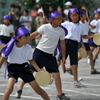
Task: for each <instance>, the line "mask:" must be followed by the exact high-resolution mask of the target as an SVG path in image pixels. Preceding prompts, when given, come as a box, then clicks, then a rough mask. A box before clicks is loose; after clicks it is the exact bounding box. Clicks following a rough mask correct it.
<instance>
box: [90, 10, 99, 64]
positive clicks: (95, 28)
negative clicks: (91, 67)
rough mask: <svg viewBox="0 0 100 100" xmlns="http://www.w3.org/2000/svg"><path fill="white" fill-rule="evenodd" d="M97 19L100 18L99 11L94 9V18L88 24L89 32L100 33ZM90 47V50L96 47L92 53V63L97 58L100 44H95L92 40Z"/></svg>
mask: <svg viewBox="0 0 100 100" xmlns="http://www.w3.org/2000/svg"><path fill="white" fill-rule="evenodd" d="M99 19H100V12H99V11H94V19H93V20H92V21H91V22H90V24H89V25H90V31H91V33H100V31H99V28H100V26H99V23H100V21H99ZM90 48H91V50H92V52H93V51H94V50H95V49H96V51H95V52H94V54H93V60H94V64H95V60H96V59H97V58H98V54H99V53H100V46H99V45H96V44H95V43H94V42H92V43H91V44H90Z"/></svg>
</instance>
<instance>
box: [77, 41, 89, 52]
mask: <svg viewBox="0 0 100 100" xmlns="http://www.w3.org/2000/svg"><path fill="white" fill-rule="evenodd" d="M84 46H85V49H86V51H90V50H91V49H90V46H89V44H88V43H84ZM81 47H82V45H81V43H79V44H78V50H79V49H80V48H81Z"/></svg>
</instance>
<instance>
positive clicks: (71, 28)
mask: <svg viewBox="0 0 100 100" xmlns="http://www.w3.org/2000/svg"><path fill="white" fill-rule="evenodd" d="M68 18H69V22H67V21H66V22H64V23H62V26H64V27H65V28H66V29H67V30H68V35H67V36H65V40H66V58H67V56H68V55H69V57H70V65H71V68H72V74H73V76H74V85H75V86H76V87H84V85H83V84H81V83H80V82H79V81H78V72H77V68H78V42H80V38H81V36H82V37H83V38H92V37H93V36H87V32H86V30H85V29H84V27H83V25H82V24H80V23H79V21H80V12H79V10H78V9H77V8H72V9H70V10H69V13H68Z"/></svg>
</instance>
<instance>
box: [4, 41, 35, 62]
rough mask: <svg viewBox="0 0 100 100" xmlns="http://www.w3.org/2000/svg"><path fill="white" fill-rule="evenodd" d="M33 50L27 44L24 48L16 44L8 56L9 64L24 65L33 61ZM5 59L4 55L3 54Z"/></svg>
mask: <svg viewBox="0 0 100 100" xmlns="http://www.w3.org/2000/svg"><path fill="white" fill-rule="evenodd" d="M32 55H33V54H32V48H31V46H30V45H28V44H26V45H23V46H22V47H17V46H16V44H15V43H14V46H13V49H12V51H11V52H10V54H9V55H8V58H7V62H9V63H10V64H15V63H17V64H23V63H26V62H28V60H32ZM2 56H3V57H4V54H2Z"/></svg>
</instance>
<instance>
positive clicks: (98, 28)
mask: <svg viewBox="0 0 100 100" xmlns="http://www.w3.org/2000/svg"><path fill="white" fill-rule="evenodd" d="M97 33H99V34H100V19H99V20H98V21H97Z"/></svg>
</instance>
